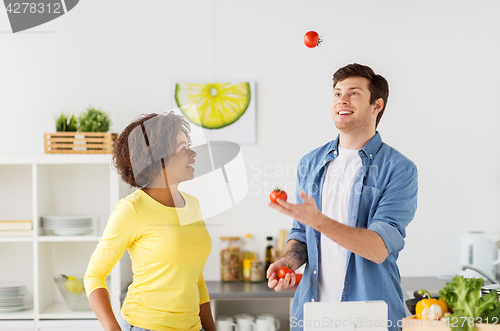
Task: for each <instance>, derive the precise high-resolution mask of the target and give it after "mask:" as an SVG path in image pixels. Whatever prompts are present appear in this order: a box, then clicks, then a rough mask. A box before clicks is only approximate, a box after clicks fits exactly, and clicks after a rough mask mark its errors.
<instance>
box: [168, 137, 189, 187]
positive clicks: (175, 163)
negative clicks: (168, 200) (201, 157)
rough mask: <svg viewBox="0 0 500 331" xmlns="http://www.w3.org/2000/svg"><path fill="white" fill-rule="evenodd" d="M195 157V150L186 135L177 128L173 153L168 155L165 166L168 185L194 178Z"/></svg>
mask: <svg viewBox="0 0 500 331" xmlns="http://www.w3.org/2000/svg"><path fill="white" fill-rule="evenodd" d="M195 157H196V152H195V151H193V150H192V149H191V148H190V146H189V141H188V139H187V137H186V135H185V134H184V132H182V130H179V133H178V134H177V143H176V145H175V154H173V155H171V156H170V158H169V160H168V164H167V166H166V167H165V171H166V173H167V181H168V184H169V185H172V184H178V183H181V182H183V181H186V180H191V179H193V178H194V162H195V160H194V158H195Z"/></svg>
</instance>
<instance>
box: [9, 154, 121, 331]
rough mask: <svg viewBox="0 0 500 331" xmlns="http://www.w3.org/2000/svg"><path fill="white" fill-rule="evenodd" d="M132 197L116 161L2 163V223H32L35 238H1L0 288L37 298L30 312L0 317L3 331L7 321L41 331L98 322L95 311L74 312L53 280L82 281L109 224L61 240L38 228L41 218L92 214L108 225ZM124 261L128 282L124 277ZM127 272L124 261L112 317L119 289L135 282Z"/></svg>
mask: <svg viewBox="0 0 500 331" xmlns="http://www.w3.org/2000/svg"><path fill="white" fill-rule="evenodd" d="M121 192H123V193H122V194H121ZM128 193H130V190H129V189H127V188H126V187H125V186H124V184H123V183H121V181H120V179H119V177H118V175H117V174H116V171H115V170H113V169H111V155H97V154H95V155H61V154H59V155H57V154H56V155H49V154H41V155H14V156H0V203H1V206H0V219H2V220H9V219H10V220H16V219H17V220H21V219H31V220H33V236H30V237H1V236H0V270H1V272H0V281H12V280H15V281H16V282H21V283H24V284H26V285H27V289H28V291H29V292H30V293H32V294H33V298H34V304H33V309H30V310H22V311H17V312H9V313H7V312H3V313H0V330H1V326H2V321H4V322H5V323H4V324H6V323H12V322H14V321H12V320H19V321H21V320H32V321H33V323H34V329H35V330H38V329H39V328H40V325H43V323H44V321H49V320H51V321H52V322H56V321H57V320H60V321H61V322H64V323H67V322H68V321H67V320H75V321H76V320H83V319H85V320H87V319H95V315H94V313H93V312H92V311H89V312H75V311H71V310H70V309H69V308H68V307H67V306H66V304H65V303H64V300H63V297H62V295H61V294H60V293H59V291H58V289H57V287H56V284H55V282H54V280H53V278H54V276H57V275H59V274H61V273H63V274H68V275H74V276H77V277H78V276H80V277H83V274H84V273H85V270H86V268H87V265H88V262H89V259H90V257H91V255H92V252H93V251H94V249H95V247H96V245H97V243H98V241H99V238H100V233H102V230H103V227H104V225H105V224H102V226H101V228H100V229H95V230H98V232H96V231H93V232H92V233H90V231H89V233H87V234H84V235H80V236H57V235H53V234H52V233H49V232H47V231H46V230H44V229H42V228H41V223H40V221H41V217H42V216H57V215H89V216H94V217H97V218H96V219H101V220H107V217H108V216H109V215H110V214H111V212H112V211H113V208H114V206H115V204H116V203H117V202H118V200H119V199H120V198H122V197H124V196H126V195H127V194H128ZM96 223H97V224H99V222H96ZM101 223H102V222H101ZM122 261H125V263H124V267H125V269H126V270H125V271H124V275H125V278H127V279H123V278H122V275H121V274H122V272H121V265H122ZM129 266H130V262H129V261H127V257H125V258H124V259H122V260H120V261H119V262H118V264H117V265H116V266H115V268H114V269H113V271H112V272H111V275H110V283H109V287H108V289H109V290H110V299H111V304H112V306H113V310H114V312H115V314H119V310H120V292H121V289H122V288H123V286H124V285H126V284H128V282H129V281H130V280H131V279H128V278H129V275H130V271H128V270H127V268H128V269H129V268H130V267H129ZM8 320H9V321H8ZM20 324H22V323H20Z"/></svg>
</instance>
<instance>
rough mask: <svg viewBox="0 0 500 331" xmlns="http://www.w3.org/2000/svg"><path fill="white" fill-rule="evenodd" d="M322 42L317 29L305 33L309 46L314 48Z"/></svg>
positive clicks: (305, 42)
mask: <svg viewBox="0 0 500 331" xmlns="http://www.w3.org/2000/svg"><path fill="white" fill-rule="evenodd" d="M320 43H321V39H319V35H318V33H317V32H316V31H309V32H306V34H305V35H304V44H306V46H307V47H309V48H314V47H316V46H318V45H319V44H320Z"/></svg>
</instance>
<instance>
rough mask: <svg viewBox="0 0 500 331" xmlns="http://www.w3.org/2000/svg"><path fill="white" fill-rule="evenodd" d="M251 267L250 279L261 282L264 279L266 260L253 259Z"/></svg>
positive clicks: (253, 281)
mask: <svg viewBox="0 0 500 331" xmlns="http://www.w3.org/2000/svg"><path fill="white" fill-rule="evenodd" d="M251 264H252V266H251V268H250V281H251V282H252V283H260V282H263V281H264V261H258V260H253V261H252V262H251Z"/></svg>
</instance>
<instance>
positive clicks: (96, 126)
mask: <svg viewBox="0 0 500 331" xmlns="http://www.w3.org/2000/svg"><path fill="white" fill-rule="evenodd" d="M110 126H111V119H110V117H109V115H108V114H107V113H106V112H104V111H103V110H101V109H98V108H93V107H92V106H89V107H88V108H86V109H85V110H84V111H83V112H81V113H80V114H79V115H78V117H77V118H75V115H72V116H71V117H69V116H67V115H66V114H64V113H61V115H60V116H59V117H57V118H56V131H57V132H56V133H44V143H45V153H52V154H58V153H86V154H109V153H112V151H113V147H114V143H115V142H116V139H117V138H118V135H117V134H116V133H109V132H108V131H109V128H110Z"/></svg>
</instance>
